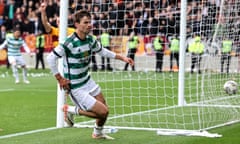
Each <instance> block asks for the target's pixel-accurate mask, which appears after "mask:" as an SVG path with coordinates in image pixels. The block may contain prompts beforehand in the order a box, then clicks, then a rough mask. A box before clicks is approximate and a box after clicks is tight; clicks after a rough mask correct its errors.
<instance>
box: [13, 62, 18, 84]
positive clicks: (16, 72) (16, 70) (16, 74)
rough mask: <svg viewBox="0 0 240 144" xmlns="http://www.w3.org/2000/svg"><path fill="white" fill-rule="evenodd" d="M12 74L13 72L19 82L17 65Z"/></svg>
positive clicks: (14, 66)
mask: <svg viewBox="0 0 240 144" xmlns="http://www.w3.org/2000/svg"><path fill="white" fill-rule="evenodd" d="M12 72H13V76H14V77H15V79H16V80H19V77H18V69H17V65H12Z"/></svg>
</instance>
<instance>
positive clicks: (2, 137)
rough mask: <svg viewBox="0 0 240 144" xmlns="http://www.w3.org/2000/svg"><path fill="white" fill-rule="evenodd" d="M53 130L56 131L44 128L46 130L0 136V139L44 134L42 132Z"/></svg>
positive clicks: (52, 128) (53, 128)
mask: <svg viewBox="0 0 240 144" xmlns="http://www.w3.org/2000/svg"><path fill="white" fill-rule="evenodd" d="M55 129H57V127H51V128H46V129H38V130H32V131H27V132H20V133H15V134H9V135H4V136H0V139H4V138H11V137H15V136H21V135H26V134H33V133H38V132H44V131H50V130H55Z"/></svg>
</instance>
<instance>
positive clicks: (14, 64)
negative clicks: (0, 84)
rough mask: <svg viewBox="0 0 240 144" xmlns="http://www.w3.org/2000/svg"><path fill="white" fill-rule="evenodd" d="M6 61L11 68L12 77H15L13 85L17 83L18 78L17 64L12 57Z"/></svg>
mask: <svg viewBox="0 0 240 144" xmlns="http://www.w3.org/2000/svg"><path fill="white" fill-rule="evenodd" d="M8 60H9V63H10V65H11V66H12V72H13V76H14V77H15V83H16V84H18V83H19V76H18V69H17V62H16V58H15V57H14V56H8Z"/></svg>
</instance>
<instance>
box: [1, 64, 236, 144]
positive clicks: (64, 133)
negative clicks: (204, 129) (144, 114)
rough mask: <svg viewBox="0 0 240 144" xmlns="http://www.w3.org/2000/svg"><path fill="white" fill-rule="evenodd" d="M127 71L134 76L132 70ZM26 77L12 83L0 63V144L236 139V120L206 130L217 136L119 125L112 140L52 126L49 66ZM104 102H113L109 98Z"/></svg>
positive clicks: (173, 143) (219, 143)
mask: <svg viewBox="0 0 240 144" xmlns="http://www.w3.org/2000/svg"><path fill="white" fill-rule="evenodd" d="M129 73H131V72H129ZM92 75H93V77H94V78H96V79H97V80H98V81H99V79H105V80H106V79H107V78H109V79H115V80H116V79H117V78H116V77H115V78H113V77H111V75H108V74H103V75H96V73H92ZM131 75H132V79H134V72H133V73H131ZM20 76H21V75H20ZM29 80H30V81H31V84H29V85H26V84H23V83H20V84H14V78H13V77H12V74H11V69H9V70H7V69H5V67H0V144H67V143H70V144H93V143H94V144H96V143H99V144H100V143H101V144H102V143H114V144H161V143H167V144H185V143H193V144H200V143H201V144H202V143H207V144H235V143H239V141H240V131H239V128H240V124H239V123H238V124H234V125H229V126H224V127H220V128H217V129H212V130H210V132H212V133H219V134H222V135H223V137H220V138H206V137H187V136H159V135H157V134H156V131H144V130H123V129H120V130H119V131H118V132H117V133H114V134H110V135H111V136H113V137H114V138H115V140H93V139H92V138H91V133H92V129H91V128H55V126H56V99H57V97H56V89H57V88H56V86H57V85H56V80H55V79H54V77H53V76H52V74H50V72H49V70H34V69H32V70H29ZM108 82H109V84H106V83H105V82H100V83H99V84H100V85H101V87H102V89H103V93H105V94H108V93H111V87H112V86H113V83H112V81H111V80H109V81H108ZM132 85H134V84H132ZM143 85H144V84H143ZM120 86H122V85H120ZM124 86H126V85H124ZM107 87H108V88H107ZM115 87H117V86H115ZM106 90H108V91H106ZM141 93H144V91H141ZM108 104H109V105H110V107H113V106H114V103H112V102H111V101H108ZM110 110H111V109H110ZM143 110H144V109H143ZM119 113H120V112H119Z"/></svg>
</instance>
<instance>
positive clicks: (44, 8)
mask: <svg viewBox="0 0 240 144" xmlns="http://www.w3.org/2000/svg"><path fill="white" fill-rule="evenodd" d="M46 7H47V3H46V2H42V3H41V7H40V10H41V11H45V10H46Z"/></svg>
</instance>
